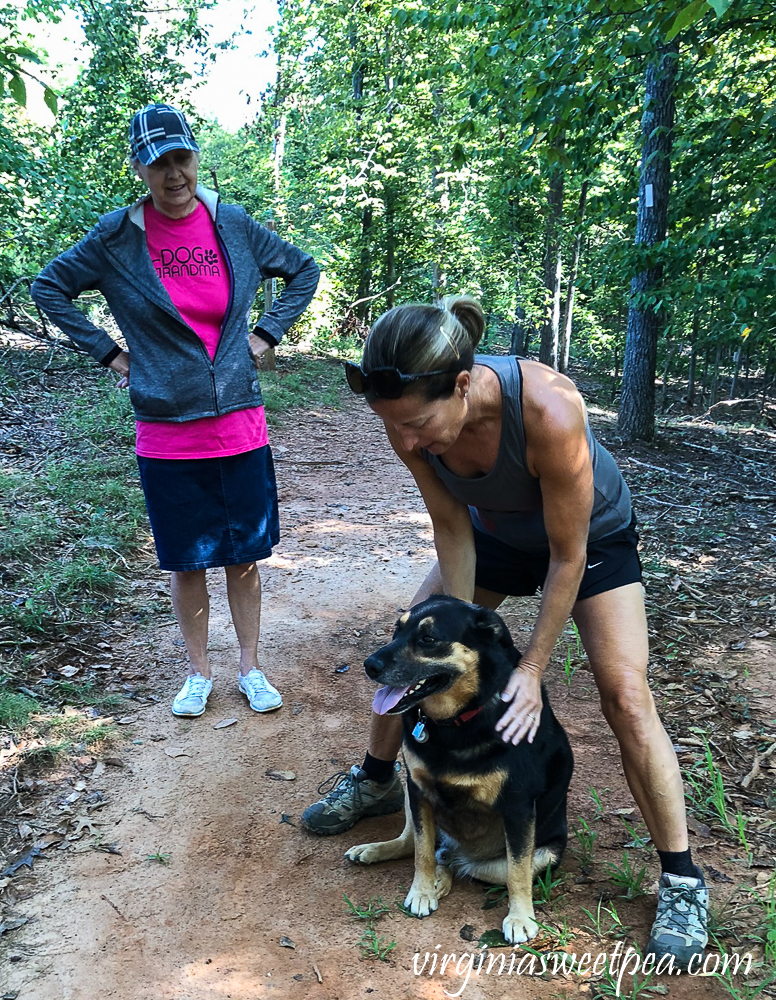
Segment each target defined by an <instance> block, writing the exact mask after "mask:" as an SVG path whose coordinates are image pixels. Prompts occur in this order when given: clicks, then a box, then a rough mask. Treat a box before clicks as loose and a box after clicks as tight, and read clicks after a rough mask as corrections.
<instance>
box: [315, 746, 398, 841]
mask: <svg viewBox="0 0 776 1000" xmlns="http://www.w3.org/2000/svg"><path fill="white" fill-rule="evenodd" d="M318 793H319V794H320V795H323V798H322V799H320V800H319V801H318V802H314V803H313V804H312V805H311V806H308V807H307V808H306V809H305V811H304V812H303V813H302V826H304V827H306V828H307V829H308V830H310V831H311V832H312V833H319V834H321V835H322V836H329V835H331V834H332V833H344V832H345V830H349V829H350V828H351V826H355V825H356V823H358V821H359V820H360V819H365V818H366V817H367V816H386V815H388V813H395V812H398V811H399V810H400V809H401V808H402V806H403V805H404V788H403V787H402V783H401V781H400V779H399V775H398V774H397V773H394V775H393V777H392V778H391V780H390V781H387V782H385V784H380V783H379V782H377V781H371V780H370V779H369V778H367V776H366V771H364V770H363V768H360V767H359V766H358V764H354V765H353V767H351V769H350V770H349V771H340V772H339V773H337V774H333V775H332V776H331V777H330V778H327V779H326V781H324V782H322V783H321V784H320V785H319V786H318Z"/></svg>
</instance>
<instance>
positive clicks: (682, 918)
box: [660, 885, 706, 930]
mask: <svg viewBox="0 0 776 1000" xmlns="http://www.w3.org/2000/svg"><path fill="white" fill-rule="evenodd" d="M705 888H706V887H705V886H702V885H701V886H695V887H693V886H689V885H683V886H671V887H670V890H669V891H670V893H671V898H670V900H669V901H668V905H667V906H666V909H665V912H664V913H663V914H662V918H661V921H660V923H661V925H665V924H666V923H668V922H669V921H671V920H674V921H676V922H677V923H678V924H680V925H681V926H682V927H683V928H684V929H685V930H686V929H687V927H688V926H689V924H690V918H691V916H692V910H695V914H696V916H697V919H698V922H699V923H701V924H702V923H703V904H702V903H701V901H700V898H699V890H700V889H705ZM681 903H687V907H688V909H687V911H686V912H685V911H682V910H680V909H679V906H680V904H681Z"/></svg>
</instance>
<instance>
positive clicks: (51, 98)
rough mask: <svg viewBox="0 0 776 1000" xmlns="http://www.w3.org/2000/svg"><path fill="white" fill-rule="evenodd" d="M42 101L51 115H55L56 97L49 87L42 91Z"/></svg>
mask: <svg viewBox="0 0 776 1000" xmlns="http://www.w3.org/2000/svg"><path fill="white" fill-rule="evenodd" d="M43 101H44V103H45V105H46V107H47V108H48V109H49V111H50V112H51V113H52V115H55V114H56V113H57V95H56V94H55V93H54V91H53V90H52V89H51V87H46V89H45V90H44V91H43Z"/></svg>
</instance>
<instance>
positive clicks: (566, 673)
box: [563, 622, 584, 688]
mask: <svg viewBox="0 0 776 1000" xmlns="http://www.w3.org/2000/svg"><path fill="white" fill-rule="evenodd" d="M571 628H572V629H573V635H574V641H575V643H576V652H575V653H574V654H573V655H572V649H571V647H570V646H566V656H565V659H564V660H563V680H564V681H565V683H566V687H567V688H571V682H572V680H573V679H574V674H575V673H576V672H577V668H578V667H579V662H580V660H581V659H582V657H583V654H584V650H583V648H582V640H581V639H580V637H579V629H578V628H577V626H576V623H575V622H572V623H571Z"/></svg>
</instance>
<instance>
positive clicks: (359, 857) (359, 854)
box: [345, 843, 384, 865]
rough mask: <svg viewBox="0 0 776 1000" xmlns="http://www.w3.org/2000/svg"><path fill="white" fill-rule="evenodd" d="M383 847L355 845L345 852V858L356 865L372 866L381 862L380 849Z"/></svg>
mask: <svg viewBox="0 0 776 1000" xmlns="http://www.w3.org/2000/svg"><path fill="white" fill-rule="evenodd" d="M383 846H384V844H383V843H378V844H356V845H355V846H354V847H351V848H350V849H349V850H347V851H345V857H346V858H347V859H348V861H354V862H355V863H356V864H357V865H374V864H377V862H378V861H383V860H384V859H383V852H382V850H381V848H382V847H383Z"/></svg>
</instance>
